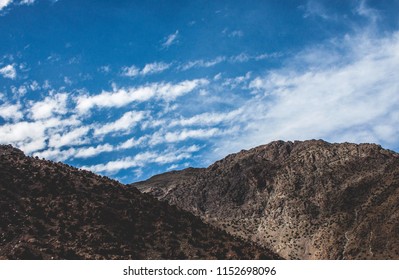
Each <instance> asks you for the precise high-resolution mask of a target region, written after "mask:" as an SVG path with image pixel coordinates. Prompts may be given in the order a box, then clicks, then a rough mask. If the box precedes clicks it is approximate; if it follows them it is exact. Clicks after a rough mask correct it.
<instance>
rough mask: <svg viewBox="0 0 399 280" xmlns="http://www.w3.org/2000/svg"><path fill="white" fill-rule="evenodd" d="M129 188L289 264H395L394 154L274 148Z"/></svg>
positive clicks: (398, 207) (397, 180)
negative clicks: (348, 261)
mask: <svg viewBox="0 0 399 280" xmlns="http://www.w3.org/2000/svg"><path fill="white" fill-rule="evenodd" d="M133 186H135V187H137V188H139V189H140V190H141V191H142V192H145V193H151V194H152V195H154V196H155V197H157V198H158V199H160V200H162V201H167V202H169V203H170V204H172V205H177V206H178V207H179V208H182V209H185V210H187V211H190V212H192V213H193V214H195V215H197V216H200V217H201V218H202V219H203V220H204V221H206V222H208V223H210V224H213V225H214V226H216V227H218V228H221V229H224V230H226V231H227V232H229V233H231V234H232V235H235V236H240V237H243V238H246V239H247V240H251V241H254V242H256V243H258V244H261V245H263V246H266V247H267V248H271V249H272V250H273V251H274V252H276V253H278V254H279V255H281V256H282V257H284V258H288V259H399V154H397V153H395V152H392V151H389V150H385V149H383V148H381V147H380V146H378V145H375V144H360V145H356V144H350V143H343V144H330V143H327V142H324V141H321V140H310V141H303V142H300V141H295V142H283V141H276V142H272V143H270V144H267V145H264V146H260V147H256V148H254V149H251V150H248V151H246V150H243V151H241V152H239V153H236V154H232V155H229V156H227V157H226V158H224V159H222V160H220V161H217V162H215V163H214V164H212V165H211V166H209V167H208V168H204V169H192V168H190V169H186V170H182V171H178V172H176V171H175V172H169V173H165V174H161V175H157V176H154V177H152V178H150V179H149V180H147V181H144V182H138V183H135V184H133Z"/></svg>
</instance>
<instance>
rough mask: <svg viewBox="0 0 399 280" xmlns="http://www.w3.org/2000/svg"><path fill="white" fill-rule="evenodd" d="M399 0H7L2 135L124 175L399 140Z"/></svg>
mask: <svg viewBox="0 0 399 280" xmlns="http://www.w3.org/2000/svg"><path fill="white" fill-rule="evenodd" d="M398 10H399V1H396V0H392V1H389V0H387V1H338V0H337V1H315V0H314V1H310V0H309V1H299V0H298V1H272V0H269V1H162V2H160V1H127V0H126V1H125V0H121V1H105V0H99V1H90V0H86V1H77V0H69V1H66V0H58V1H56V0H3V1H0V144H12V145H14V146H16V147H18V148H20V149H21V150H23V151H24V152H25V153H27V154H29V155H33V156H38V157H40V158H42V157H44V158H47V159H50V160H55V161H63V162H66V163H68V164H71V165H73V166H76V167H81V168H84V169H88V170H92V171H95V172H97V173H101V174H104V175H107V176H110V177H113V178H115V179H118V180H120V181H122V182H125V183H126V182H134V181H138V180H142V179H146V178H148V177H149V176H151V175H153V174H157V173H160V172H164V171H168V170H175V169H182V168H185V167H187V166H194V167H203V166H207V165H208V164H210V163H211V162H213V161H214V160H216V159H219V158H221V157H223V156H225V155H227V154H229V153H231V152H237V151H240V150H241V149H246V148H249V147H254V146H256V145H260V144H264V143H268V142H270V141H273V140H277V139H282V140H304V139H319V138H322V139H325V140H327V141H330V142H346V141H348V142H355V143H360V142H374V143H378V144H381V145H382V146H383V147H384V148H388V149H392V150H395V151H398V150H399V143H398V141H397V139H399V138H398V136H399V125H398V124H399V94H398V93H399V79H398V75H397V73H398V69H399V32H398V29H399V16H398V13H397V11H398Z"/></svg>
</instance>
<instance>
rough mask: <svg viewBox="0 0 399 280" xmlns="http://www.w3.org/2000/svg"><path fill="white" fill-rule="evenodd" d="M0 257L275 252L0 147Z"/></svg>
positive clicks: (85, 175)
mask: <svg viewBox="0 0 399 280" xmlns="http://www.w3.org/2000/svg"><path fill="white" fill-rule="evenodd" d="M0 194H1V196H0V210H1V211H0V259H258V258H275V257H277V256H276V255H274V254H271V253H270V252H269V251H268V250H266V249H264V248H261V247H260V246H255V245H253V244H250V243H248V242H244V241H242V240H240V239H238V238H233V237H232V236H230V235H228V234H226V233H225V232H223V231H221V230H220V229H216V228H213V227H211V226H209V225H206V224H204V223H203V222H202V221H201V220H200V219H199V218H198V217H195V216H193V215H192V214H190V213H188V212H185V211H182V210H179V209H177V208H176V207H174V206H170V205H168V204H167V203H166V202H160V201H158V200H156V199H154V198H153V197H150V196H149V195H145V194H141V193H140V192H139V191H138V190H137V189H135V188H132V187H126V186H124V185H121V184H120V183H118V182H116V181H113V180H110V179H109V178H106V177H102V176H98V175H95V174H93V173H90V172H88V171H83V170H78V169H76V168H73V167H70V166H68V165H65V164H62V163H54V162H50V161H45V160H39V159H37V158H32V157H26V156H25V155H24V154H23V153H22V152H21V151H20V150H17V149H14V148H12V147H11V146H0Z"/></svg>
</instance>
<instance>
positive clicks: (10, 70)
mask: <svg viewBox="0 0 399 280" xmlns="http://www.w3.org/2000/svg"><path fill="white" fill-rule="evenodd" d="M0 1H1V0H0ZM0 5H1V4H0ZM0 7H1V6H0ZM0 75H2V76H3V77H4V78H8V79H12V80H14V79H15V78H16V77H17V71H16V70H15V67H14V65H11V64H9V65H6V66H4V67H3V68H0Z"/></svg>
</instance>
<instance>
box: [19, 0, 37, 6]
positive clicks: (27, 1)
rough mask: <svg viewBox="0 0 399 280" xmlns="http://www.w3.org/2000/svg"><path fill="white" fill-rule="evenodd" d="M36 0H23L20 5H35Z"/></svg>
mask: <svg viewBox="0 0 399 280" xmlns="http://www.w3.org/2000/svg"><path fill="white" fill-rule="evenodd" d="M35 1H36V0H21V1H20V2H19V4H20V5H33V4H34V3H35Z"/></svg>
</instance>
